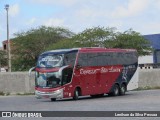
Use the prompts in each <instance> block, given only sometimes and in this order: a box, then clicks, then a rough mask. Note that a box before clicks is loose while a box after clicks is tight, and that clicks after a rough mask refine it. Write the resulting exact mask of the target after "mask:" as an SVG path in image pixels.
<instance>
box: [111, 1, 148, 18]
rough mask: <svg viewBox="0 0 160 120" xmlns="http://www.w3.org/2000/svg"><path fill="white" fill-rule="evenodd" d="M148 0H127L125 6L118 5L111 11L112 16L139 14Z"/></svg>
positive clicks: (145, 7)
mask: <svg viewBox="0 0 160 120" xmlns="http://www.w3.org/2000/svg"><path fill="white" fill-rule="evenodd" d="M150 2H151V1H150V0H129V2H128V4H127V6H126V7H125V6H119V7H117V8H116V9H115V10H114V11H113V12H112V16H113V17H116V18H117V17H118V18H119V17H120V18H121V17H130V16H136V15H139V14H141V13H142V12H143V11H145V10H146V9H147V7H148V6H149V4H150Z"/></svg>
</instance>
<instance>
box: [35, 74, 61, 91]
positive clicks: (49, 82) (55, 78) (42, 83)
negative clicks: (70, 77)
mask: <svg viewBox="0 0 160 120" xmlns="http://www.w3.org/2000/svg"><path fill="white" fill-rule="evenodd" d="M36 86H37V87H42V88H55V87H59V86H61V79H60V77H59V73H58V72H49V73H40V72H36Z"/></svg>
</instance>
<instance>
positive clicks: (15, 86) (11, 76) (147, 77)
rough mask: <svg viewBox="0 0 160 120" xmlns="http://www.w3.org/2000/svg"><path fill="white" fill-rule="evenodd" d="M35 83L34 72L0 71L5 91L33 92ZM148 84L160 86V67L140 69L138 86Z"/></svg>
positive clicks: (1, 82)
mask: <svg viewBox="0 0 160 120" xmlns="http://www.w3.org/2000/svg"><path fill="white" fill-rule="evenodd" d="M132 82H134V81H132ZM135 82H137V81H135ZM34 83H35V82H34V73H32V74H31V77H29V75H28V72H12V73H0V91H3V92H9V93H13V94H14V93H32V92H34ZM133 85H134V84H133ZM146 86H149V87H158V86H159V87H160V69H140V70H139V74H138V87H146Z"/></svg>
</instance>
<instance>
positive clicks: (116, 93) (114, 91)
mask: <svg viewBox="0 0 160 120" xmlns="http://www.w3.org/2000/svg"><path fill="white" fill-rule="evenodd" d="M119 92H120V91H119V86H118V85H117V84H115V85H114V87H113V91H112V92H111V93H109V94H108V95H109V96H118V95H119Z"/></svg>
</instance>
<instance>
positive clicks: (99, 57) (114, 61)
mask: <svg viewBox="0 0 160 120" xmlns="http://www.w3.org/2000/svg"><path fill="white" fill-rule="evenodd" d="M136 62H137V54H136V53H135V52H104V53H81V54H79V59H78V64H79V65H81V66H106V65H122V64H123V65H130V64H134V63H136Z"/></svg>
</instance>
